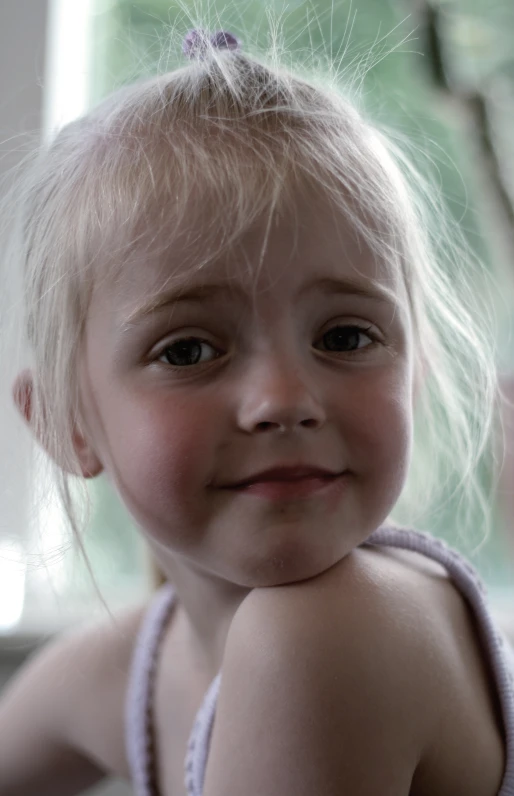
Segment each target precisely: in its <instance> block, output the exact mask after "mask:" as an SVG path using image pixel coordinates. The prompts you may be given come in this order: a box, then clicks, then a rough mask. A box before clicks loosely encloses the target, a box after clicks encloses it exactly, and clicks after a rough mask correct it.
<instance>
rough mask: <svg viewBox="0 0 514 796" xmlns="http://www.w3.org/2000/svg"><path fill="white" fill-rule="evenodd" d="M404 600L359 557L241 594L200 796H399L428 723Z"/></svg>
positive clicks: (414, 623) (413, 615)
mask: <svg viewBox="0 0 514 796" xmlns="http://www.w3.org/2000/svg"><path fill="white" fill-rule="evenodd" d="M412 598H413V590H412V589H409V588H408V585H407V584H406V583H397V582H396V581H395V580H394V579H393V578H392V577H391V573H390V571H389V567H388V566H386V565H384V563H383V562H382V561H381V560H380V561H379V560H378V557H377V558H376V562H375V557H374V556H373V555H371V554H370V553H369V552H368V551H365V550H356V551H353V552H352V553H351V554H350V555H349V556H347V557H346V558H345V559H344V560H343V561H341V562H340V563H339V564H338V565H337V566H335V567H333V568H331V569H330V570H328V571H327V572H325V573H323V575H321V576H318V577H317V578H313V579H310V580H307V581H302V582H299V583H295V584H290V585H287V586H280V587H276V588H270V589H256V590H254V591H252V592H251V593H250V594H249V595H248V597H247V598H246V599H245V601H244V602H243V603H242V605H241V606H240V609H239V610H238V613H237V614H236V616H235V618H234V621H233V624H232V626H231V629H230V633H229V638H228V640H227V647H226V653H225V660H224V663H223V669H222V672H223V678H222V684H221V689H220V697H219V703H218V709H217V718H216V722H217V725H216V724H215V728H214V733H213V739H212V747H211V756H210V758H209V764H208V768H207V775H206V790H205V794H206V796H218V794H222V793H224V792H225V793H231V792H234V793H235V792H237V788H235V789H234V790H233V791H231V790H230V787H234V786H233V783H234V782H238V783H240V785H241V787H242V786H243V784H244V782H252V783H256V784H255V793H256V794H257V793H267V794H269V796H275V794H277V796H278V794H281V796H289V794H291V796H292V794H307V793H317V794H319V796H325V794H326V796H328V794H330V795H331V796H332V794H334V793H336V792H337V793H352V794H353V795H354V796H361V794H362V796H364V794H369V793H382V794H384V796H389V795H390V796H407V794H409V793H410V792H411V783H412V778H413V775H414V772H415V769H416V767H417V764H418V761H419V759H420V757H421V754H422V750H423V748H424V747H425V746H426V745H427V743H428V740H429V736H430V733H431V732H432V727H431V723H433V721H434V711H433V709H432V708H431V706H429V704H428V702H429V700H427V698H426V694H425V691H424V690H423V689H421V688H420V681H421V677H420V667H424V668H426V664H425V660H426V656H427V650H428V647H429V645H428V642H427V639H426V636H425V634H424V633H423V632H421V631H420V617H421V610H420V607H419V604H418V606H416V600H414V601H413V599H412ZM413 602H414V605H413ZM429 707H430V710H428V709H427V708H429ZM241 733H244V734H245V738H246V739H247V741H248V751H247V750H246V744H245V748H241V744H238V737H240V736H241ZM252 744H253V749H255V745H257V744H258V746H259V755H258V756H257V755H255V753H254V751H252ZM232 755H233V758H235V759H236V760H237V765H236V768H237V771H236V772H234V767H233V764H232V763H231V765H230V766H229V765H228V758H229V757H230V756H232ZM231 760H232V757H231ZM292 760H294V761H295V764H294V766H293V765H291V761H292ZM288 761H289V763H288ZM226 771H230V776H231V783H230V782H228V781H226V780H225V777H226V773H225V772H226ZM234 777H235V779H234ZM334 783H338V789H337V790H336V789H335V787H334ZM247 792H248V791H247Z"/></svg>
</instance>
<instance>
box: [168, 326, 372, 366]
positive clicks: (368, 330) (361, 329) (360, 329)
mask: <svg viewBox="0 0 514 796" xmlns="http://www.w3.org/2000/svg"><path fill="white" fill-rule="evenodd" d="M335 329H349V330H352V331H357V333H358V334H359V335H366V337H368V338H369V339H370V340H371V344H369V345H366V346H362V347H360V348H354V349H352V350H350V351H341V352H332V353H341V354H345V355H346V356H350V357H352V356H355V355H358V354H360V353H361V352H362V351H365V350H367V349H369V348H375V346H376V344H377V343H378V342H379V338H378V336H377V335H376V334H375V333H374V332H373V331H372V327H371V326H359V324H356V323H352V324H336V325H335V326H333V327H331V328H330V329H329V330H328V331H327V332H325V333H324V335H323V337H326V335H328V334H329V333H330V332H333V331H334V330H335ZM192 342H196V343H200V344H205V345H208V346H210V347H211V348H214V346H212V345H211V344H210V343H209V342H208V341H207V340H203V339H202V338H201V337H194V336H191V337H179V338H177V339H176V340H173V341H171V342H169V343H167V345H165V346H164V347H163V348H161V349H160V351H158V352H157V355H156V360H157V361H158V362H160V361H161V357H163V356H165V352H166V351H167V350H168V349H170V348H171V347H172V346H173V345H176V344H177V343H192ZM328 353H330V352H328ZM216 359H219V357H215V358H214V359H212V360H209V361H208V362H207V363H205V362H197V363H194V364H193V365H172V364H171V363H170V362H161V364H163V365H166V367H167V368H171V369H172V370H176V371H178V370H187V369H188V368H193V367H196V366H201V365H205V364H211V363H212V362H214V361H215V360H216Z"/></svg>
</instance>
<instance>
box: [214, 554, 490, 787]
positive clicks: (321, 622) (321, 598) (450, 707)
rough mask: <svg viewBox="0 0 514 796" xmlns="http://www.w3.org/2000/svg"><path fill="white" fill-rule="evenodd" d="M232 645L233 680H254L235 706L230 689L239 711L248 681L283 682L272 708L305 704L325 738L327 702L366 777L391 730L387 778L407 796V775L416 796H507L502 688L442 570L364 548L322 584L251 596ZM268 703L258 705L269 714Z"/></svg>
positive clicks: (422, 559)
mask: <svg viewBox="0 0 514 796" xmlns="http://www.w3.org/2000/svg"><path fill="white" fill-rule="evenodd" d="M229 642H230V643H231V645H232V647H231V649H232V650H233V651H234V658H233V660H234V664H233V665H232V666H231V667H230V670H231V672H234V671H235V670H236V669H237V668H238V667H239V670H240V671H241V673H242V674H241V677H242V678H243V680H242V682H241V684H240V685H241V690H240V691H239V693H237V696H236V695H235V694H236V692H237V691H238V687H237V684H236V686H234V687H233V690H234V699H232V698H231V696H232V695H231V693H230V691H232V686H231V685H230V684H229V685H228V686H226V692H227V696H226V701H227V703H230V704H231V705H232V706H234V705H235V704H236V702H239V704H242V700H241V693H242V689H243V688H244V687H245V686H244V682H243V681H245V682H246V683H248V682H260V683H273V682H275V683H276V682H277V681H278V680H279V679H280V677H281V675H282V676H283V686H282V688H281V689H279V690H278V691H277V690H276V685H275V691H273V694H272V695H271V697H270V699H271V703H272V704H273V706H274V709H275V710H277V709H279V708H280V700H281V699H284V708H283V710H284V715H287V712H288V711H287V710H286V708H285V704H286V703H287V704H296V705H297V706H299V708H298V709H300V710H301V706H302V704H303V703H305V712H306V715H309V716H312V717H313V720H312V721H310V722H309V725H307V724H306V727H307V726H311V727H313V728H314V727H316V733H317V734H318V736H319V733H320V731H322V728H323V723H322V722H321V724H320V725H319V726H317V725H316V718H315V717H316V715H317V710H318V708H317V704H316V702H318V704H321V702H320V699H321V697H322V699H323V700H325V699H327V700H328V704H330V705H333V706H335V707H334V710H335V714H336V715H335V718H334V719H333V722H334V723H335V724H337V726H338V727H339V733H340V734H341V733H342V735H341V737H345V738H347V744H348V745H347V747H346V748H347V751H348V755H349V757H350V758H351V759H352V760H353V763H354V764H355V766H356V769H359V768H360V766H361V765H362V766H365V760H366V756H367V755H368V754H369V748H370V747H369V746H368V741H366V740H365V738H366V737H367V738H368V740H369V738H371V737H372V733H373V732H374V731H375V730H376V731H377V732H378V729H379V730H380V738H381V739H382V740H381V741H380V739H379V738H377V739H376V740H377V744H378V746H377V747H376V748H380V745H382V751H383V753H384V755H385V756H386V757H387V760H384V761H382V763H383V766H384V768H385V767H387V765H389V766H390V770H392V769H394V767H395V766H397V769H398V772H399V773H398V780H397V782H395V783H394V784H393V786H392V787H393V789H395V788H396V792H398V793H401V792H402V790H401V786H400V784H399V783H400V780H401V778H402V775H405V776H407V777H409V776H410V777H411V780H412V789H411V790H410V791H409V790H407V791H405V792H410V793H411V794H413V795H414V794H415V795H416V796H425V794H433V793H439V794H441V795H442V794H445V793H452V794H454V795H455V794H461V793H462V794H466V796H474V794H477V795H478V794H479V796H484V795H488V794H491V796H496V794H497V793H498V791H499V787H500V783H501V777H502V774H503V770H504V762H505V750H504V738H503V734H502V721H501V714H500V708H499V704H498V696H497V685H496V683H495V682H494V679H493V676H492V674H491V671H490V668H489V664H490V661H488V656H487V654H486V651H485V650H484V648H483V647H482V645H481V642H480V638H479V633H478V632H477V627H476V621H475V617H474V616H473V614H472V611H471V610H470V607H469V605H468V604H467V601H466V600H465V598H464V596H463V594H462V593H461V592H460V591H459V589H458V588H457V587H456V586H455V584H454V583H453V582H452V579H451V578H450V577H449V575H448V572H447V571H446V569H445V568H444V567H443V566H442V565H440V564H439V563H437V562H436V561H433V560H431V559H430V558H428V557H426V556H424V555H421V554H420V553H416V552H413V551H409V550H403V549H402V550H395V549H392V548H390V547H386V546H380V545H377V546H370V547H362V548H358V549H356V550H354V551H353V552H352V553H351V554H350V555H348V556H347V557H346V558H345V559H343V560H342V561H341V562H339V563H338V564H337V565H336V566H335V567H332V568H331V569H330V570H327V571H326V572H325V573H323V574H322V575H321V576H319V577H317V578H313V579H311V580H309V581H304V582H301V583H296V584H290V585H288V586H285V587H278V588H271V589H258V590H254V591H252V592H251V593H250V594H249V596H248V597H247V598H246V600H245V601H244V603H243V604H242V606H241V608H240V610H239V612H238V614H237V615H236V618H235V620H234V623H233V627H232V628H231V638H230V639H229ZM227 646H228V645H227ZM230 660H231V659H230V648H228V652H227V662H228V663H229V664H230ZM261 667H263V671H262V672H261ZM317 679H319V682H316V681H317ZM222 689H223V684H222ZM327 695H328V696H327ZM258 696H259V695H258V694H256V695H254V697H255V700H254V702H253V704H254V705H259V706H260V707H262V709H263V710H265V709H266V705H267V701H266V699H265V698H264V699H263V700H262V701H260V700H259V699H258V698H257V697H258ZM221 698H222V694H220V702H221ZM268 707H269V706H268ZM326 707H327V706H326V705H325V706H324V711H325V714H326ZM320 711H321V707H320ZM321 712H322V714H323V711H321ZM325 714H323V715H325ZM254 715H255V714H254ZM262 720H263V722H264V724H265V723H266V721H265V718H264V717H262ZM320 721H321V719H320ZM263 726H264V725H263ZM384 726H387V728H388V729H387V742H386V740H385V735H384V732H383V730H384ZM320 727H321V730H320ZM327 727H328V725H327ZM356 728H357V729H359V728H360V729H361V730H362V735H360V738H361V741H362V743H360V741H359V732H356ZM377 728H378V729H377ZM283 731H284V735H285V734H287V730H286V728H284V730H283ZM327 731H328V729H327ZM220 732H221V730H220ZM277 732H280V730H277ZM306 732H307V734H308V730H306ZM268 737H270V736H269V735H268ZM282 741H283V738H282ZM279 742H280V739H279V738H275V739H273V740H270V743H271V744H273V743H279ZM313 743H318V744H319V743H320V739H319V737H316V738H314V737H309V738H307V737H305V738H303V739H301V740H300V746H301V744H304V745H305V751H307V747H310V746H311V744H313ZM323 743H327V744H328V743H329V741H328V739H327V738H325V739H324V740H323ZM221 746H222V743H220V747H221ZM373 748H375V746H374V747H373ZM296 751H297V752H300V754H301V749H300V750H296ZM397 754H398V755H399V758H398V759H395V755H397ZM359 761H360V762H359ZM484 761H486V762H484ZM376 762H377V765H378V766H379V767H380V761H378V760H377V761H376ZM409 767H411V768H412V770H411V771H410V772H409V771H408V769H409ZM404 769H405V770H404ZM377 772H378V769H377ZM402 772H403V774H402ZM382 775H384V776H385V774H384V772H382V774H381V776H382ZM370 776H374V775H372V774H370ZM377 776H378V773H377ZM409 782H410V780H409ZM375 785H378V781H377V782H376V783H375V782H374V781H373V782H372V783H370V787H371V788H372V789H373V787H375Z"/></svg>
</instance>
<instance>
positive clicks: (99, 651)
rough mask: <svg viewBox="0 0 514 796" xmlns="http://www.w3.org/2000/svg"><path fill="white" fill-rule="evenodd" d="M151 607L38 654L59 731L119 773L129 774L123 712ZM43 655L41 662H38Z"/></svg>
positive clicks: (60, 640) (73, 635) (100, 763)
mask: <svg viewBox="0 0 514 796" xmlns="http://www.w3.org/2000/svg"><path fill="white" fill-rule="evenodd" d="M147 608H148V606H147V605H146V604H142V605H139V606H135V607H132V608H128V609H125V610H123V611H121V612H120V613H119V614H117V615H116V616H114V617H112V618H111V617H108V618H106V619H103V620H101V621H99V622H97V623H94V624H91V625H90V626H87V627H84V628H81V629H78V630H75V631H72V632H70V633H65V634H63V636H61V637H59V638H58V639H56V640H55V641H54V642H51V643H49V644H48V645H47V648H44V649H43V650H42V652H41V653H39V656H36V658H35V661H34V663H35V665H39V666H40V668H41V677H42V680H43V678H44V676H45V675H44V670H45V669H46V670H47V675H48V678H50V679H49V681H47V682H46V685H45V682H44V681H42V682H41V687H42V688H45V687H46V688H48V689H49V691H50V692H54V693H53V695H52V699H53V702H54V707H55V708H56V710H55V711H54V716H55V717H56V720H58V721H59V726H58V728H57V731H58V733H59V734H60V735H61V736H62V737H63V738H65V739H66V741H67V743H68V744H69V745H70V746H71V747H73V748H74V749H76V750H77V751H79V752H80V753H81V754H83V755H84V757H86V758H88V759H90V760H92V761H95V763H96V764H97V765H98V767H99V768H100V769H102V770H104V771H107V772H111V773H113V774H114V775H116V776H121V777H123V776H125V777H128V776H129V767H128V763H127V758H126V751H125V737H124V716H125V701H126V691H127V685H128V679H129V674H130V667H131V663H132V658H133V655H134V649H135V644H136V641H137V637H138V632H139V629H140V627H141V623H142V621H143V618H144V615H145V612H146V610H147ZM38 657H40V661H38Z"/></svg>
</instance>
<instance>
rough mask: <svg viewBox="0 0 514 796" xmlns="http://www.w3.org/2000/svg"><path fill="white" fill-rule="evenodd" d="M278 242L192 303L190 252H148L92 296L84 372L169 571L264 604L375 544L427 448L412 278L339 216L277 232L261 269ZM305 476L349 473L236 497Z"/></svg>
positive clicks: (319, 214)
mask: <svg viewBox="0 0 514 796" xmlns="http://www.w3.org/2000/svg"><path fill="white" fill-rule="evenodd" d="M265 228H266V224H265V222H264V221H263V222H262V224H257V225H255V226H254V228H252V230H251V231H249V232H248V234H247V235H246V236H245V237H244V239H243V240H242V241H241V242H240V245H239V248H238V249H237V250H236V251H234V252H232V253H231V255H230V256H226V257H223V258H222V259H221V260H219V261H216V262H214V263H212V264H210V265H209V266H208V268H207V269H204V270H203V271H201V272H200V273H197V274H195V273H194V272H191V271H190V272H188V273H187V274H184V275H183V276H184V277H185V278H186V277H187V286H186V287H185V288H184V291H183V293H182V295H179V289H178V287H177V284H176V282H175V281H174V282H173V285H174V287H173V290H172V291H170V289H169V286H170V277H171V276H174V277H175V275H176V274H179V273H180V272H179V268H180V262H181V251H180V249H179V248H178V247H177V244H176V243H175V242H174V243H173V245H171V244H170V246H169V248H168V249H166V247H161V251H164V250H165V251H164V254H162V253H161V254H159V255H158V256H157V255H155V256H148V254H145V255H144V256H143V255H141V257H140V259H139V260H138V259H137V254H136V256H135V258H134V260H133V262H131V263H130V264H127V266H126V267H125V269H124V270H123V271H122V273H121V275H119V277H118V278H117V279H116V282H114V281H113V283H112V284H107V285H105V284H102V286H101V287H98V289H97V290H96V292H95V293H94V295H93V299H92V303H91V308H90V316H89V321H88V324H87V329H86V337H85V348H84V359H83V363H82V364H83V367H82V372H81V381H82V395H83V403H84V411H85V418H86V422H87V426H88V428H89V430H90V439H91V441H92V445H93V447H94V449H95V451H96V453H97V455H98V457H99V458H100V461H101V463H102V465H103V467H104V468H105V470H106V471H107V474H108V476H109V477H110V479H111V480H112V482H113V483H114V485H115V486H116V488H117V490H118V492H119V494H120V495H121V498H122V499H123V501H124V503H125V504H126V506H127V508H128V509H129V511H130V512H131V513H132V515H133V517H134V518H135V520H136V522H137V523H138V524H139V525H140V527H141V528H142V530H143V531H144V533H145V534H146V535H147V537H148V538H149V540H150V541H151V544H152V546H153V547H154V550H156V551H157V553H158V554H159V553H160V554H161V563H162V564H163V565H164V568H165V560H166V556H169V555H170V552H171V553H172V554H173V555H174V556H177V555H178V556H181V557H182V560H183V561H186V562H189V564H190V566H191V567H194V568H196V569H198V568H200V569H202V570H204V571H208V572H209V573H211V574H213V575H217V576H219V577H221V578H224V579H226V580H230V581H232V582H233V583H237V584H239V585H242V586H248V587H251V588H252V587H256V586H266V585H277V584H279V583H286V582H292V581H295V580H301V579H304V578H308V577H313V576H315V575H316V574H319V573H321V572H322V571H324V570H326V569H328V568H329V567H331V566H333V565H334V564H335V563H337V561H339V560H340V559H341V558H343V557H344V556H345V555H346V554H347V553H348V552H349V551H350V550H351V549H352V548H354V547H356V546H357V545H358V544H360V543H361V542H363V541H364V540H365V539H366V538H367V537H368V536H369V534H370V533H371V532H372V531H373V530H374V529H375V528H377V527H378V526H379V525H380V523H381V522H382V521H383V520H384V519H385V518H386V516H387V515H388V513H389V512H390V510H391V509H392V507H393V505H394V504H395V502H396V500H397V498H398V496H399V494H400V492H401V489H402V486H403V483H404V480H405V475H406V470H407V466H408V460H409V456H410V446H411V434H412V393H413V349H412V343H411V321H410V316H409V311H408V303H407V297H406V292H405V290H404V287H403V285H402V284H401V282H400V281H399V277H398V276H396V275H395V274H394V273H391V271H390V270H388V269H387V268H386V266H385V265H383V264H377V263H376V262H375V261H374V258H373V256H372V254H371V252H370V251H369V250H368V249H367V248H366V246H365V244H364V243H363V242H362V241H361V242H358V241H357V240H356V239H355V235H354V234H352V230H351V228H350V227H349V224H348V222H346V221H345V220H344V219H343V218H342V217H341V216H336V215H335V213H334V211H333V210H331V209H330V207H329V206H328V204H327V205H326V206H324V207H323V206H322V205H321V204H320V203H319V201H317V202H311V204H309V202H307V201H303V203H302V204H299V206H298V207H297V208H296V212H295V214H294V217H293V215H292V214H291V216H290V217H289V218H281V219H280V220H279V221H278V222H277V223H275V224H273V226H272V227H271V230H270V234H269V239H268V245H267V249H266V251H265V254H264V258H263V260H262V264H261V265H260V266H259V255H260V252H261V246H262V241H263V239H264V235H265ZM161 242H162V241H161ZM249 265H251V266H253V268H249V267H248V266H249ZM250 272H251V273H252V276H250ZM191 274H192V275H191ZM298 464H301V465H311V466H317V467H322V468H326V469H327V470H330V471H331V472H333V473H343V475H342V476H341V477H339V478H336V479H333V480H332V481H331V482H330V483H327V485H326V486H325V487H324V488H323V489H320V490H318V491H314V492H312V493H310V494H304V495H288V496H286V495H282V496H281V497H278V498H277V497H275V498H274V499H272V498H271V497H270V496H269V495H264V494H257V493H256V492H255V491H252V490H248V489H246V490H245V489H238V488H235V487H233V486H232V487H231V485H234V484H235V483H236V482H240V481H242V480H243V479H247V478H249V477H250V476H252V475H255V474H256V473H258V472H260V471H262V470H265V469H269V468H272V467H279V466H288V465H298Z"/></svg>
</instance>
